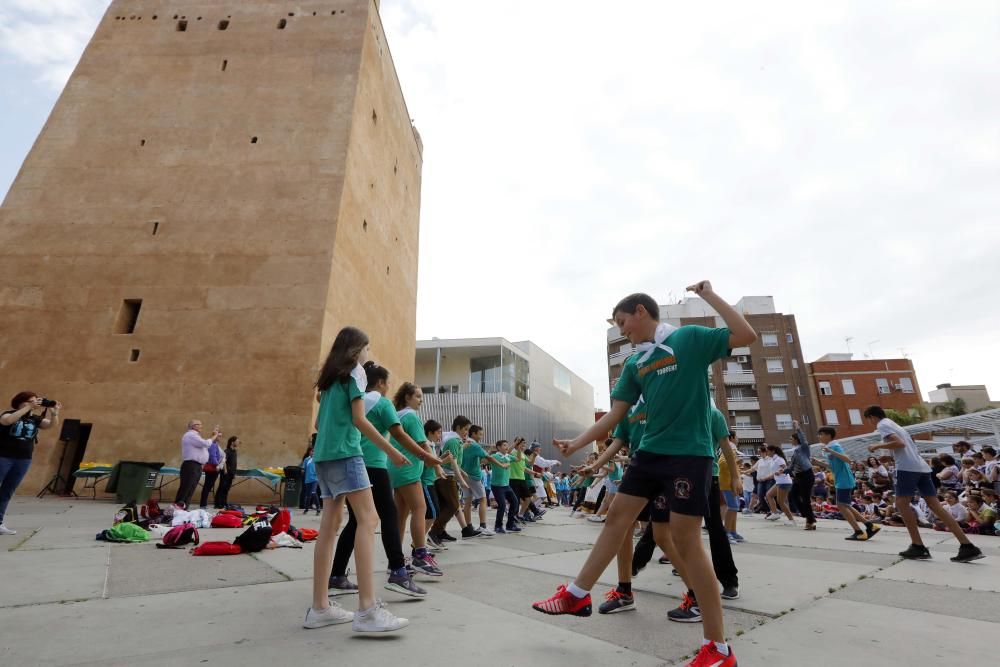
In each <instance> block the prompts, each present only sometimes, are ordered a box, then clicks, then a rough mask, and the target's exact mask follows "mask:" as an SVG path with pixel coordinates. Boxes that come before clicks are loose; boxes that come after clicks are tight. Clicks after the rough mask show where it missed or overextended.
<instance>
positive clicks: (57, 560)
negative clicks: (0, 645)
mask: <svg viewBox="0 0 1000 667" xmlns="http://www.w3.org/2000/svg"><path fill="white" fill-rule="evenodd" d="M134 546H137V547H138V546H139V545H134ZM109 547H110V545H108V544H105V545H103V546H102V547H101V548H97V549H52V550H48V551H4V552H0V572H3V587H2V595H0V606H3V607H10V606H16V605H31V604H39V603H43V602H62V601H64V600H88V599H91V598H99V597H101V596H102V595H103V594H104V586H105V580H106V578H107V572H108V565H107V564H108V554H109ZM0 627H3V626H2V625H0ZM5 634H6V629H5ZM11 664H13V663H11Z"/></svg>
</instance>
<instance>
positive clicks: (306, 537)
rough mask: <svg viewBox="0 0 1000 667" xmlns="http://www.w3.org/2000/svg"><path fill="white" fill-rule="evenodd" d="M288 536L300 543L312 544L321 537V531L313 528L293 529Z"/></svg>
mask: <svg viewBox="0 0 1000 667" xmlns="http://www.w3.org/2000/svg"><path fill="white" fill-rule="evenodd" d="M288 534H289V535H291V536H292V537H294V538H295V539H297V540H298V541H299V542H312V541H313V540H315V539H316V538H317V537H319V531H318V530H315V529H313V528H291V529H289V531H288Z"/></svg>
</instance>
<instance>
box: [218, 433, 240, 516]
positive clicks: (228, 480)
mask: <svg viewBox="0 0 1000 667" xmlns="http://www.w3.org/2000/svg"><path fill="white" fill-rule="evenodd" d="M239 446H240V439H239V438H237V437H236V436H235V435H234V436H230V438H229V440H228V441H227V442H226V451H225V454H226V469H225V470H223V471H222V474H221V475H220V476H219V489H218V491H216V492H215V509H217V510H221V509H223V508H224V507H225V506H226V505H228V504H229V489H230V488H231V487H232V486H233V478H234V477H236V450H237V448H238V447H239Z"/></svg>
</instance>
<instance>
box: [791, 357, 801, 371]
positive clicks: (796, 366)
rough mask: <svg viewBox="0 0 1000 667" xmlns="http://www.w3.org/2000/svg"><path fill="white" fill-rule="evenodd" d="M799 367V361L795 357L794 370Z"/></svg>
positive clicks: (793, 360) (793, 361) (793, 359)
mask: <svg viewBox="0 0 1000 667" xmlns="http://www.w3.org/2000/svg"><path fill="white" fill-rule="evenodd" d="M798 367H799V360H798V359H796V358H794V357H793V358H792V368H798Z"/></svg>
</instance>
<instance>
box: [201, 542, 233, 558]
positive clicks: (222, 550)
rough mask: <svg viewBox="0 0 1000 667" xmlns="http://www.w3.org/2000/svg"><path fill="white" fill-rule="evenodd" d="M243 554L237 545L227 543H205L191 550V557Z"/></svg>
mask: <svg viewBox="0 0 1000 667" xmlns="http://www.w3.org/2000/svg"><path fill="white" fill-rule="evenodd" d="M241 553H243V549H241V548H240V545H238V544H230V543H229V542H205V543H204V544H201V545H199V546H197V547H195V548H194V549H192V550H191V555H192V556H235V555H236V554H241Z"/></svg>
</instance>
